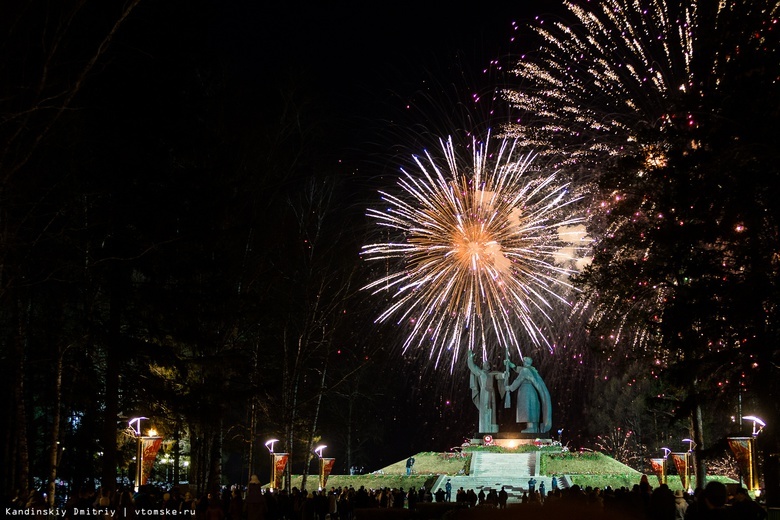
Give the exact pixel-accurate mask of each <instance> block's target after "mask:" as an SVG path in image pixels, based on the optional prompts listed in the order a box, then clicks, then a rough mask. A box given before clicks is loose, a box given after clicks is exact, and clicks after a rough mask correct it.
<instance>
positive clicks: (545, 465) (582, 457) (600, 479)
mask: <svg viewBox="0 0 780 520" xmlns="http://www.w3.org/2000/svg"><path fill="white" fill-rule="evenodd" d="M486 451H487V450H486ZM490 451H495V450H490ZM501 451H512V450H503V449H502V450H501ZM541 452H542V456H541V458H540V462H541V467H540V469H539V473H540V474H541V475H546V476H552V475H559V476H560V475H567V476H568V477H569V478H570V480H571V483H572V484H577V485H578V486H580V487H583V488H584V487H588V486H590V487H594V488H595V487H598V488H601V489H603V488H605V487H607V486H611V487H613V488H619V487H622V486H626V487H628V488H631V487H632V486H633V485H634V484H638V483H639V480H640V478H642V474H641V473H640V472H639V471H637V470H635V469H632V468H630V467H629V466H626V465H625V464H622V463H620V462H618V461H617V460H615V459H613V458H612V457H609V456H607V455H604V454H602V453H598V452H555V451H551V450H549V449H547V448H545V449H542V450H541ZM414 459H415V463H414V472H413V474H412V475H410V476H406V459H403V460H399V461H398V462H395V463H393V464H390V465H389V466H386V467H384V468H382V469H381V470H379V471H376V472H374V473H370V474H367V475H330V477H328V481H327V487H328V488H331V487H349V486H352V487H354V488H355V489H358V488H359V487H360V486H365V487H366V488H368V489H381V488H404V489H405V490H408V489H409V488H411V487H414V488H415V489H419V488H420V486H426V487H428V488H430V487H431V486H432V485H433V483H434V482H435V481H436V479H437V477H438V476H439V475H458V474H463V473H467V472H468V468H469V464H470V461H471V455H470V453H469V452H468V451H464V452H463V454H459V453H439V452H423V453H417V454H416V455H414ZM648 478H649V479H650V485H651V486H652V487H654V488H655V487H658V485H659V484H658V479H657V478H656V477H655V476H654V475H650V474H648ZM707 479H708V480H719V481H721V482H724V483H735V481H734V480H732V479H729V478H727V477H720V476H711V475H708V476H707ZM667 484H668V486H669V487H670V488H671V489H672V490H675V489H682V486H681V485H680V478H679V477H678V476H676V475H670V476H669V477H668V478H667ZM318 485H319V481H318V477H317V475H309V477H308V479H307V481H306V488H307V489H309V490H312V489H317V487H318ZM292 486H295V487H297V488H299V489H300V488H301V476H300V475H293V479H292ZM693 487H694V488H695V487H696V480H695V479H694V481H693Z"/></svg>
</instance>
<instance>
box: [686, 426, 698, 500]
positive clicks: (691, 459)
mask: <svg viewBox="0 0 780 520" xmlns="http://www.w3.org/2000/svg"><path fill="white" fill-rule="evenodd" d="M682 442H687V443H688V451H687V452H686V453H685V473H686V480H687V481H688V493H689V494H692V493H693V486H692V485H691V466H692V465H693V464H694V462H695V460H694V454H693V450H694V448H696V443H695V442H694V441H693V439H683V440H682ZM696 485H697V486H698V485H700V482H698V481H697V483H696Z"/></svg>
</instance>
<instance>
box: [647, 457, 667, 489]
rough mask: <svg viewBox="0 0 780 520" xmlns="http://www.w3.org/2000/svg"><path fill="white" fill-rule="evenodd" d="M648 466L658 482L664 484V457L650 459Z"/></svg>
mask: <svg viewBox="0 0 780 520" xmlns="http://www.w3.org/2000/svg"><path fill="white" fill-rule="evenodd" d="M650 466H651V467H652V468H653V473H655V476H656V477H658V484H666V459H663V458H659V459H650Z"/></svg>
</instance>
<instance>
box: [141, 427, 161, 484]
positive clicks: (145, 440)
mask: <svg viewBox="0 0 780 520" xmlns="http://www.w3.org/2000/svg"><path fill="white" fill-rule="evenodd" d="M162 441H163V440H162V437H141V450H142V451H141V453H142V458H141V485H142V486H143V485H145V484H146V481H147V479H148V478H149V474H150V473H151V472H152V466H154V459H155V458H157V452H158V451H160V446H162Z"/></svg>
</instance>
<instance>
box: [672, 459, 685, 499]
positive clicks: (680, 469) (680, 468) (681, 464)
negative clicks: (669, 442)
mask: <svg viewBox="0 0 780 520" xmlns="http://www.w3.org/2000/svg"><path fill="white" fill-rule="evenodd" d="M671 457H672V460H673V461H674V467H675V468H677V474H678V475H680V483H681V484H682V488H683V490H685V489H688V484H689V482H688V453H687V452H685V453H672V454H671Z"/></svg>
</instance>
